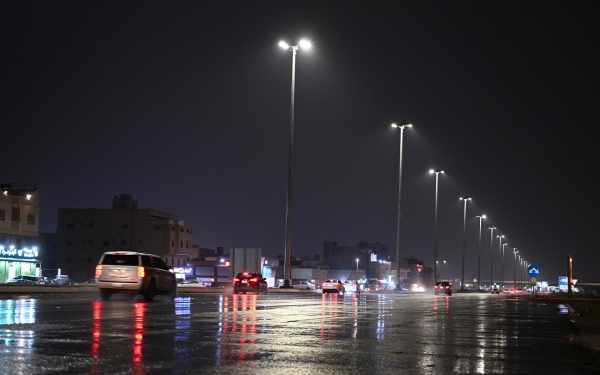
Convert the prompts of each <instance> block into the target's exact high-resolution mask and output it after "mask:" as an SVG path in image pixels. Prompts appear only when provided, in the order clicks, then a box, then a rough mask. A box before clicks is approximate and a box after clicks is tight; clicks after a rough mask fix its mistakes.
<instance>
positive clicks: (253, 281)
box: [233, 271, 268, 294]
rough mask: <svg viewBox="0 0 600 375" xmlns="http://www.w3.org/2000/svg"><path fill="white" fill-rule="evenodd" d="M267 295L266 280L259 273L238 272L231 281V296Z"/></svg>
mask: <svg viewBox="0 0 600 375" xmlns="http://www.w3.org/2000/svg"><path fill="white" fill-rule="evenodd" d="M238 293H254V294H267V293H268V290H267V280H265V278H264V277H262V275H261V274H260V273H256V272H246V271H244V272H240V273H238V274H237V276H236V277H235V278H234V279H233V294H238Z"/></svg>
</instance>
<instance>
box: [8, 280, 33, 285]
mask: <svg viewBox="0 0 600 375" xmlns="http://www.w3.org/2000/svg"><path fill="white" fill-rule="evenodd" d="M6 283H7V284H27V285H39V284H37V283H34V282H33V281H31V280H28V279H10V280H7V281H6Z"/></svg>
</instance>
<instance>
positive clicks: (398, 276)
mask: <svg viewBox="0 0 600 375" xmlns="http://www.w3.org/2000/svg"><path fill="white" fill-rule="evenodd" d="M410 127H412V124H407V123H406V122H404V121H403V122H402V123H401V124H400V125H396V124H392V128H399V129H400V160H399V163H398V164H399V167H398V231H397V233H396V289H397V290H400V219H401V213H400V207H401V202H402V143H403V140H404V128H410Z"/></svg>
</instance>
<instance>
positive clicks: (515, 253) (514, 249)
mask: <svg viewBox="0 0 600 375" xmlns="http://www.w3.org/2000/svg"><path fill="white" fill-rule="evenodd" d="M518 253H519V250H517V248H516V247H513V255H514V256H515V275H514V280H513V285H514V286H515V292H516V291H517V281H516V280H517V254H518Z"/></svg>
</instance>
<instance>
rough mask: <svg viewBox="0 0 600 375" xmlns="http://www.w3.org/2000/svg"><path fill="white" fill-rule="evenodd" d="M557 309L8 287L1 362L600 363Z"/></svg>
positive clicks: (193, 368)
mask: <svg viewBox="0 0 600 375" xmlns="http://www.w3.org/2000/svg"><path fill="white" fill-rule="evenodd" d="M564 312H565V309H564V306H562V307H561V306H558V304H556V303H551V302H546V301H542V302H539V301H532V300H530V299H527V298H521V297H505V296H491V295H487V294H485V295H475V294H469V295H460V294H455V295H453V296H451V297H448V296H433V295H407V294H403V295H395V294H371V295H368V294H362V295H359V296H356V295H353V294H350V295H346V296H337V295H331V294H330V295H321V294H270V295H267V296H255V295H223V294H195V295H180V297H178V298H177V299H176V300H175V302H169V301H167V300H166V299H161V298H157V300H156V301H154V302H152V303H146V302H143V301H142V300H136V301H134V302H131V301H127V300H125V299H119V298H118V297H116V298H115V299H114V300H111V301H108V302H104V301H101V300H100V299H99V298H97V296H96V295H79V296H75V295H71V296H31V297H27V298H15V299H7V298H6V297H5V298H4V299H0V373H9V374H13V373H14V374H19V373H22V374H41V373H61V374H65V373H77V374H87V373H91V374H109V373H110V374H187V373H202V374H209V373H215V374H217V373H218V374H227V373H236V374H239V373H246V374H303V373H304V374H347V373H364V374H372V373H377V374H387V373H390V374H391V373H393V374H398V373H407V374H414V373H486V374H487V373H515V374H525V373H536V374H537V373H539V374H569V373H571V374H585V373H590V374H598V373H600V366H599V364H598V363H597V362H596V361H595V359H594V358H593V356H592V355H591V353H590V352H589V350H588V349H586V348H585V347H583V346H582V345H581V343H580V342H579V341H578V335H577V331H576V330H575V328H574V327H573V326H572V325H571V323H570V322H569V320H568V315H564V314H561V313H564Z"/></svg>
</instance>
